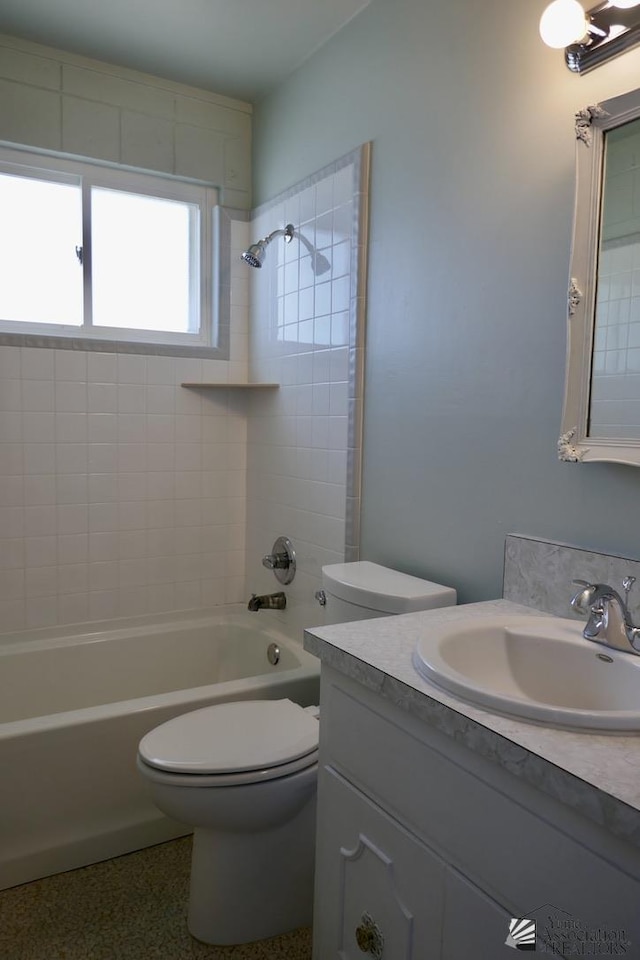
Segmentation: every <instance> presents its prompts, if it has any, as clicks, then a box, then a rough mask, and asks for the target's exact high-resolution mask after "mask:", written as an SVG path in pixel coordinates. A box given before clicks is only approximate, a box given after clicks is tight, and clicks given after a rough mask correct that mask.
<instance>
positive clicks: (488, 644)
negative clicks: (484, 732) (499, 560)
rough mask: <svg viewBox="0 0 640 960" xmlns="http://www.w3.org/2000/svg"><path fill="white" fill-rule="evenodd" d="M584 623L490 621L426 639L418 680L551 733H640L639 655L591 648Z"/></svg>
mask: <svg viewBox="0 0 640 960" xmlns="http://www.w3.org/2000/svg"><path fill="white" fill-rule="evenodd" d="M583 627H584V623H582V622H580V621H576V620H563V619H561V618H558V617H535V616H530V617H527V616H522V617H517V616H515V617H505V616H502V617H492V618H490V619H482V620H478V621H476V622H474V623H460V622H458V623H455V624H451V625H450V626H448V627H445V626H443V627H442V628H440V629H437V630H435V631H434V632H433V633H431V634H430V635H429V636H425V637H422V638H421V639H420V640H419V642H418V645H417V647H416V650H415V653H414V666H415V668H416V670H417V671H418V673H419V674H420V675H421V676H422V677H424V678H425V679H427V680H429V681H431V682H432V683H434V684H436V685H437V686H439V687H441V688H443V689H444V690H448V691H450V692H451V693H454V694H456V695H457V696H459V697H461V698H462V699H464V700H467V701H469V702H471V703H474V704H477V705H478V706H481V707H485V708H487V709H489V710H492V711H495V712H498V713H503V714H508V715H511V716H514V717H518V718H520V719H523V720H532V721H537V722H539V723H546V724H549V725H550V726H556V727H569V728H578V729H590V730H601V731H603V732H606V731H609V732H611V731H620V732H621V731H633V730H640V656H634V655H633V654H630V653H625V652H623V651H618V650H614V649H612V648H610V647H607V646H603V645H602V644H598V643H592V642H591V641H589V640H585V639H584V637H583V636H582V630H583Z"/></svg>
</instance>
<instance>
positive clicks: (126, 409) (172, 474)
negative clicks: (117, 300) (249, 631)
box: [0, 346, 246, 632]
mask: <svg viewBox="0 0 640 960" xmlns="http://www.w3.org/2000/svg"><path fill="white" fill-rule="evenodd" d="M229 366H230V365H229V364H228V363H224V362H222V361H216V360H199V359H191V358H173V357H157V356H141V355H127V354H107V353H104V354H103V353H95V352H85V351H80V350H52V349H33V348H25V347H9V346H2V347H0V625H1V627H0V631H2V632H6V631H11V630H16V629H21V628H23V627H40V626H51V625H55V624H64V623H74V622H79V621H84V620H101V619H108V618H112V617H120V616H132V615H136V614H147V613H160V612H163V611H170V610H177V609H183V608H192V607H200V606H211V605H212V604H217V603H224V602H235V601H237V600H240V599H242V597H243V592H244V569H243V566H244V524H245V458H246V411H245V407H244V403H245V401H244V399H243V398H242V397H238V396H237V395H236V394H235V393H234V392H232V391H229V390H226V389H223V388H221V389H216V390H215V391H192V390H185V389H183V388H182V387H180V386H179V384H180V382H181V381H183V380H200V379H205V380H216V381H218V380H224V379H226V378H227V377H228V368H229Z"/></svg>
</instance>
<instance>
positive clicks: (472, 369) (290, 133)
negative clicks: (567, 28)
mask: <svg viewBox="0 0 640 960" xmlns="http://www.w3.org/2000/svg"><path fill="white" fill-rule="evenodd" d="M544 6H545V0H539V2H529V3H526V4H523V3H514V2H513V0H485V2H483V3H482V5H478V3H477V0H447V2H446V3H441V4H435V3H434V4H426V3H425V2H424V0H373V2H372V3H371V5H370V6H369V7H368V8H367V9H366V10H365V11H364V12H363V13H361V14H360V15H359V16H358V17H357V18H356V19H355V20H354V21H352V23H351V24H350V25H349V26H348V27H346V28H345V29H344V30H343V31H342V32H341V33H339V34H338V35H337V36H336V37H334V38H333V40H332V41H331V42H330V43H329V44H328V45H326V46H325V47H323V48H322V49H321V50H320V51H319V52H318V53H317V54H316V55H315V56H314V57H313V58H312V59H311V60H310V61H308V62H307V63H306V64H305V65H304V66H303V67H302V68H300V69H299V70H298V71H297V72H296V73H295V74H293V75H292V76H291V78H290V79H289V80H288V81H287V82H286V83H285V84H284V85H283V86H282V87H281V88H279V89H278V90H277V91H275V92H274V93H273V94H272V95H271V96H269V97H268V98H266V99H265V100H264V101H263V102H262V103H261V104H259V105H258V107H257V110H256V125H255V139H254V144H255V148H254V151H255V152H254V171H255V177H256V180H255V185H254V190H255V193H254V202H255V203H261V202H264V201H265V200H267V199H269V198H270V197H272V196H273V195H275V194H276V193H278V192H279V191H280V190H282V189H284V188H285V187H286V186H287V185H289V184H291V183H294V182H295V181H297V180H300V179H301V178H302V177H304V176H305V175H307V174H309V173H310V172H311V171H313V170H315V169H317V168H319V167H321V166H323V165H324V164H326V163H327V162H329V161H330V160H332V159H333V158H335V157H338V156H341V155H342V154H344V153H345V152H347V151H348V150H350V149H352V148H353V147H355V146H356V145H357V144H359V143H361V142H363V141H366V140H372V141H373V156H372V191H371V226H370V258H369V268H370V272H369V285H368V319H367V324H368V333H367V364H366V390H365V437H364V483H363V516H362V556H363V558H366V559H371V560H376V561H378V562H381V563H387V564H389V565H394V566H397V567H398V568H399V569H403V570H407V571H409V572H412V573H416V574H419V575H423V576H429V577H432V578H433V579H438V580H441V581H443V582H446V583H451V584H452V585H454V586H456V587H457V588H458V590H459V594H460V599H461V600H462V601H465V602H468V601H473V600H480V599H486V598H490V597H496V596H499V595H500V591H501V577H502V557H503V544H504V537H505V534H506V533H508V532H514V531H517V532H521V533H527V534H532V535H535V536H540V537H549V538H552V539H554V540H562V541H566V542H570V543H573V544H576V545H580V546H584V547H588V548H592V549H595V550H602V551H609V552H614V553H615V552H620V553H622V554H626V555H628V556H632V557H635V556H640V536H639V534H640V520H639V516H640V512H639V508H640V471H639V470H638V469H637V468H633V467H625V466H615V465H609V464H568V463H560V462H558V460H557V459H556V441H557V437H558V433H559V425H560V414H561V407H562V397H563V386H564V354H565V332H566V331H565V303H566V289H567V277H568V271H569V254H570V243H571V224H572V207H573V192H574V135H573V122H572V117H573V113H574V112H575V110H577V109H579V108H581V107H583V106H585V105H586V104H588V103H593V102H596V101H598V100H603V99H606V98H608V97H611V96H615V95H617V94H619V93H622V92H624V91H626V90H630V89H632V88H633V87H635V86H637V85H638V77H640V53H639V52H633V53H630V54H627V55H626V56H625V57H623V58H619V59H618V60H617V61H615V62H614V63H612V64H609V65H607V66H605V67H601V68H599V69H598V70H597V71H595V72H594V73H592V74H589V75H588V76H587V77H576V76H574V75H572V74H570V73H569V71H568V70H566V68H565V67H564V63H563V58H562V54H561V53H558V52H556V51H551V50H549V49H548V48H546V47H545V46H544V45H543V44H542V42H541V41H540V39H539V36H538V19H539V16H540V14H541V12H542V10H543V9H544Z"/></svg>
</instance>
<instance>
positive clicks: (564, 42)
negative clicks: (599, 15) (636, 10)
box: [540, 0, 640, 50]
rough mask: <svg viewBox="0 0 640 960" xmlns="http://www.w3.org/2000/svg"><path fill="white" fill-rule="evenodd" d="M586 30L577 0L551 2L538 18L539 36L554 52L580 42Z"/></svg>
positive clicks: (582, 11)
mask: <svg viewBox="0 0 640 960" xmlns="http://www.w3.org/2000/svg"><path fill="white" fill-rule="evenodd" d="M638 2H640V0H638ZM588 29H589V24H588V22H587V18H586V15H585V12H584V10H583V8H582V6H581V5H580V4H579V3H578V0H553V3H550V4H549V6H548V7H547V9H546V10H545V11H544V13H543V14H542V16H541V17H540V36H541V37H542V39H543V40H544V42H545V43H546V44H547V46H548V47H554V49H556V50H559V49H561V48H562V47H568V46H569V44H571V43H577V42H578V41H579V40H582V38H583V37H584V35H585V34H586V33H587V30H588Z"/></svg>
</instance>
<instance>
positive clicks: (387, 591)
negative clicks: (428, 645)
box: [322, 560, 457, 624]
mask: <svg viewBox="0 0 640 960" xmlns="http://www.w3.org/2000/svg"><path fill="white" fill-rule="evenodd" d="M322 587H323V589H324V592H325V594H326V598H327V602H326V606H325V608H324V622H325V624H329V623H348V622H349V621H350V620H369V619H371V618H372V617H388V616H392V615H393V614H396V613H412V612H414V611H416V610H431V609H434V608H435V607H451V606H453V605H454V604H455V603H456V601H457V597H456V591H455V590H454V589H453V588H452V587H445V586H443V585H442V584H440V583H433V582H432V581H431V580H421V579H420V578H419V577H411V576H409V574H407V573H400V572H399V571H398V570H390V569H389V568H388V567H381V566H380V565H379V564H377V563H371V562H370V561H369V560H359V561H357V562H355V563H333V564H329V565H328V566H325V567H323V568H322Z"/></svg>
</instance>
